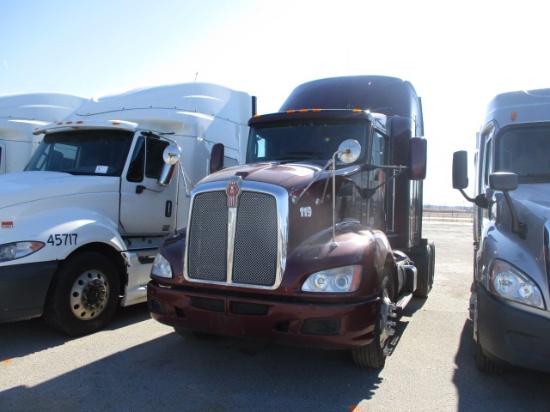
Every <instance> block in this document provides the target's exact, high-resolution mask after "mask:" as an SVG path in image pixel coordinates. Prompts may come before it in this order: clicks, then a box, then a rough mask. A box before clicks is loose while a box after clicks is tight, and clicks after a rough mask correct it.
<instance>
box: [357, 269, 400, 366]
mask: <svg viewBox="0 0 550 412" xmlns="http://www.w3.org/2000/svg"><path fill="white" fill-rule="evenodd" d="M392 296H393V283H392V281H391V279H390V277H389V276H388V275H387V274H385V275H384V277H383V279H382V291H381V293H380V299H381V302H380V313H379V315H378V319H377V322H376V325H375V327H374V340H373V341H372V343H370V344H368V345H365V346H361V347H359V348H354V349H352V351H351V355H352V358H353V361H354V362H355V364H356V365H359V366H363V367H366V368H371V369H379V368H382V367H383V366H384V364H385V362H386V357H387V356H388V353H389V350H390V340H391V337H392V336H393V335H394V334H395V329H394V326H395V322H394V320H393V319H395V318H396V317H397V314H396V313H395V310H396V306H395V303H393V302H392V301H391V299H392Z"/></svg>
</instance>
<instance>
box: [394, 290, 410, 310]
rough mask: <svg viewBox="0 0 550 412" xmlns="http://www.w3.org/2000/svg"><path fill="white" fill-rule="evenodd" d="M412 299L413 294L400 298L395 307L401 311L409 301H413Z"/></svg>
mask: <svg viewBox="0 0 550 412" xmlns="http://www.w3.org/2000/svg"><path fill="white" fill-rule="evenodd" d="M412 297H413V294H412V293H407V294H406V295H403V296H400V297H399V300H398V301H397V303H396V304H395V306H397V307H398V308H399V309H404V308H405V306H407V304H408V303H409V301H410V300H411V299H412Z"/></svg>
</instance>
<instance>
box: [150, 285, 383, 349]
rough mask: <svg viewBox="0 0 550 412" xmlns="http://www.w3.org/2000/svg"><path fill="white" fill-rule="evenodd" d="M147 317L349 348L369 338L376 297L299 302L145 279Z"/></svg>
mask: <svg viewBox="0 0 550 412" xmlns="http://www.w3.org/2000/svg"><path fill="white" fill-rule="evenodd" d="M147 303H148V305H149V311H150V312H151V317H152V318H153V319H155V320H157V321H159V322H161V323H163V324H165V325H168V326H172V327H176V328H180V327H181V328H185V329H189V330H192V331H198V332H206V333H212V334H218V335H228V336H242V337H252V338H258V339H263V340H269V341H271V342H277V343H287V344H293V345H301V346H302V345H303V346H310V347H319V348H331V349H348V348H354V347H358V346H364V345H367V344H369V343H371V342H372V341H373V338H374V325H375V322H376V320H377V319H378V314H379V311H380V299H379V298H373V299H372V300H368V301H364V302H359V303H349V304H344V303H338V304H337V303H322V304H317V303H316V304H313V303H303V302H294V301H292V302H291V301H288V302H283V301H280V300H277V301H274V300H267V299H261V298H258V297H255V298H249V297H242V296H229V295H227V294H224V295H217V294H212V293H201V292H196V291H193V292H191V291H184V290H176V289H172V288H167V287H162V286H159V285H158V284H157V283H156V282H154V281H152V282H149V284H148V286H147Z"/></svg>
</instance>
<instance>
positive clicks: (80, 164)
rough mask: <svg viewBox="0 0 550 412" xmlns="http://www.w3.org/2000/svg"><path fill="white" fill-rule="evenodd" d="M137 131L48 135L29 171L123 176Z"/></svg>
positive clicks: (102, 131)
mask: <svg viewBox="0 0 550 412" xmlns="http://www.w3.org/2000/svg"><path fill="white" fill-rule="evenodd" d="M132 138H133V133H131V132H127V131H120V130H82V131H71V132H60V133H52V134H48V135H46V136H45V137H44V140H43V141H42V142H41V143H40V145H39V146H38V148H37V149H36V151H35V152H34V154H33V156H32V158H31V160H30V161H29V163H28V164H27V167H26V168H25V170H27V171H38V170H40V171H51V172H66V173H71V174H75V175H106V176H120V175H121V174H122V169H123V168H124V162H125V160H126V158H127V155H128V150H129V148H130V144H131V143H132Z"/></svg>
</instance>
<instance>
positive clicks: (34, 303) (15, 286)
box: [0, 261, 58, 322]
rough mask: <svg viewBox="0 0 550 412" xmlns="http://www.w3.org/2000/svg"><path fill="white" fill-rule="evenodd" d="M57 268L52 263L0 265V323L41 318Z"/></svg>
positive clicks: (55, 264)
mask: <svg viewBox="0 0 550 412" xmlns="http://www.w3.org/2000/svg"><path fill="white" fill-rule="evenodd" d="M57 266H58V263H57V262H56V261H52V262H40V263H30V264H23V265H10V266H0V322H11V321H17V320H24V319H30V318H35V317H38V316H41V315H42V312H43V310H44V303H45V301H46V295H47V293H48V287H49V285H50V282H51V279H52V277H53V275H54V273H55V271H56V270H57Z"/></svg>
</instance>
